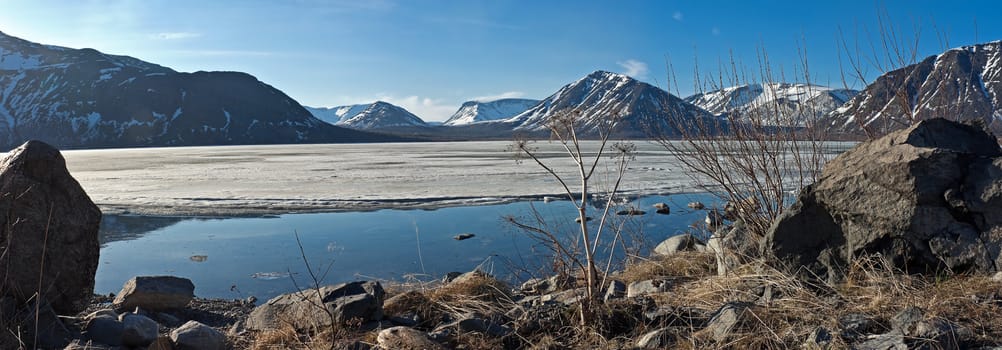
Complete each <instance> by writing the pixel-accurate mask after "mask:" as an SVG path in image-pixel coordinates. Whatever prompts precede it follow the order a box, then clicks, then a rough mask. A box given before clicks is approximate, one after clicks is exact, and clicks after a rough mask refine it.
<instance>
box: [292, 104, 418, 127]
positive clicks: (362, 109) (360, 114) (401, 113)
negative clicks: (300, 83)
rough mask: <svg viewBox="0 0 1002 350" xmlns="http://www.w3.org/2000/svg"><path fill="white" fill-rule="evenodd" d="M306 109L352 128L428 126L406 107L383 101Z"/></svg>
mask: <svg viewBox="0 0 1002 350" xmlns="http://www.w3.org/2000/svg"><path fill="white" fill-rule="evenodd" d="M306 110H308V111H310V113H313V116H315V117H317V118H318V119H320V120H323V121H325V122H328V123H330V124H333V125H337V126H343V127H348V128H352V129H361V130H372V129H381V128H394V127H426V126H428V125H427V124H425V122H424V120H421V118H418V116H416V115H414V114H413V113H411V112H408V111H407V110H406V109H403V108H402V107H399V106H396V105H393V104H390V103H387V102H383V101H376V102H373V103H368V104H359V105H350V106H340V107H334V108H314V107H306Z"/></svg>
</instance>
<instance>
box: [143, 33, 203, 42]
mask: <svg viewBox="0 0 1002 350" xmlns="http://www.w3.org/2000/svg"><path fill="white" fill-rule="evenodd" d="M200 36H202V33H192V32H165V33H156V34H150V36H149V37H150V39H157V40H181V39H191V38H197V37H200Z"/></svg>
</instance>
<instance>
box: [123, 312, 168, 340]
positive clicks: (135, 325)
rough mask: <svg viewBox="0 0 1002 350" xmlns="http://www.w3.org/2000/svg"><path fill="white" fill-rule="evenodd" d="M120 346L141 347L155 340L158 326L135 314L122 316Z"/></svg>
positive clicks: (148, 319) (152, 321) (158, 329)
mask: <svg viewBox="0 0 1002 350" xmlns="http://www.w3.org/2000/svg"><path fill="white" fill-rule="evenodd" d="M120 321H121V322H122V345H124V346H130V347H143V346H149V345H150V344H153V341H155V340H157V333H158V332H159V331H160V325H159V324H157V322H156V321H154V320H151V319H150V318H149V317H146V316H143V315H137V314H122V316H121V317H120Z"/></svg>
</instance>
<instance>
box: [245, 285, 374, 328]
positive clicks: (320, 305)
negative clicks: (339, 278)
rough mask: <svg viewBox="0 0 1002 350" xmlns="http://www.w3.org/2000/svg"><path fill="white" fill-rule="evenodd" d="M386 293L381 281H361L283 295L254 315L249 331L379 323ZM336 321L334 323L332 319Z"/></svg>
mask: <svg viewBox="0 0 1002 350" xmlns="http://www.w3.org/2000/svg"><path fill="white" fill-rule="evenodd" d="M385 295H386V293H385V292H384V291H383V286H382V285H380V284H379V282H371V281H359V282H350V283H342V284H339V285H335V286H326V287H320V290H319V292H318V291H317V289H307V290H303V291H300V292H295V293H288V294H282V295H279V296H277V297H275V298H272V299H271V300H268V302H267V303H264V304H262V305H260V306H258V307H256V308H254V311H252V312H251V314H250V316H249V317H248V318H247V328H249V329H252V330H268V329H278V328H281V327H282V326H285V325H289V326H292V327H294V328H296V329H298V330H310V329H313V328H315V327H329V326H331V321H333V322H335V323H338V324H343V323H347V322H349V321H353V320H361V321H362V322H368V321H379V320H381V319H382V318H383V300H384V298H385ZM332 318H333V320H332Z"/></svg>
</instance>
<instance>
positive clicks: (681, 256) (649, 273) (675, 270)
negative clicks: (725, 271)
mask: <svg viewBox="0 0 1002 350" xmlns="http://www.w3.org/2000/svg"><path fill="white" fill-rule="evenodd" d="M716 274H717V262H716V260H715V258H714V256H713V253H708V252H681V253H678V254H674V255H671V256H659V257H651V258H648V259H638V260H636V261H635V262H633V263H630V264H627V265H626V268H625V269H623V271H622V272H620V273H619V274H618V275H617V277H618V278H619V279H620V280H622V281H623V282H624V283H627V284H629V283H631V282H637V281H643V280H649V279H653V278H659V277H672V278H693V279H698V278H703V277H707V276H713V275H716Z"/></svg>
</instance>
